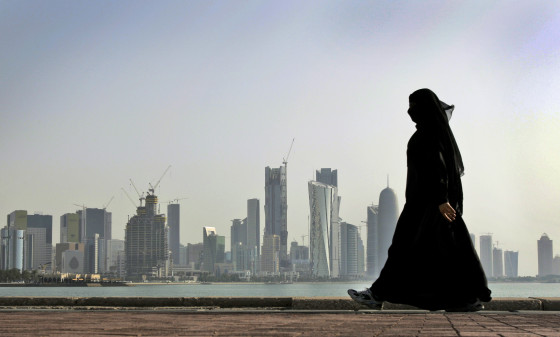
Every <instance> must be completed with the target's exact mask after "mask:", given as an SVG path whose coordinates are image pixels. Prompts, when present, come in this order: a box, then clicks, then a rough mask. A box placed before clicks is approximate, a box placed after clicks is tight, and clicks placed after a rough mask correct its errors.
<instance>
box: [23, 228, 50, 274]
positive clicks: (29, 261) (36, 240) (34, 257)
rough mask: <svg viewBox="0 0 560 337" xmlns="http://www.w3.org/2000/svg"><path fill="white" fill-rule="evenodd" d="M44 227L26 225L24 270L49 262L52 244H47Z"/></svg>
mask: <svg viewBox="0 0 560 337" xmlns="http://www.w3.org/2000/svg"><path fill="white" fill-rule="evenodd" d="M46 233H47V231H46V229H45V228H37V227H27V230H26V231H25V242H24V249H25V253H24V254H25V264H24V265H25V267H24V269H26V270H34V269H35V270H36V269H39V268H41V267H42V266H45V267H46V266H47V265H48V264H50V262H51V252H52V246H51V245H50V244H47V234H46Z"/></svg>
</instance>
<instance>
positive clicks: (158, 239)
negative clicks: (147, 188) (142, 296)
mask: <svg viewBox="0 0 560 337" xmlns="http://www.w3.org/2000/svg"><path fill="white" fill-rule="evenodd" d="M151 191H152V194H148V195H147V196H146V198H145V206H142V204H140V206H139V207H138V208H137V209H136V215H134V216H133V217H132V218H130V220H129V221H128V223H127V224H126V229H125V254H126V273H127V279H128V280H145V279H150V278H161V277H167V276H168V275H169V250H168V242H167V231H168V229H167V226H166V224H165V220H166V218H165V215H164V214H157V211H156V210H157V203H158V198H157V196H155V195H154V194H153V190H151Z"/></svg>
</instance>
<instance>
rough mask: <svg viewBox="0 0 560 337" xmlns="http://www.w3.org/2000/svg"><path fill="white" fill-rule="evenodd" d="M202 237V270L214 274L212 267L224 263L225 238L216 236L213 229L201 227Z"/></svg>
mask: <svg viewBox="0 0 560 337" xmlns="http://www.w3.org/2000/svg"><path fill="white" fill-rule="evenodd" d="M202 235H203V237H202V239H203V240H202V244H203V251H202V269H203V270H206V271H208V272H210V273H214V266H215V265H216V264H218V263H224V262H225V247H226V237H225V236H220V235H218V233H217V232H216V228H214V227H203V228H202Z"/></svg>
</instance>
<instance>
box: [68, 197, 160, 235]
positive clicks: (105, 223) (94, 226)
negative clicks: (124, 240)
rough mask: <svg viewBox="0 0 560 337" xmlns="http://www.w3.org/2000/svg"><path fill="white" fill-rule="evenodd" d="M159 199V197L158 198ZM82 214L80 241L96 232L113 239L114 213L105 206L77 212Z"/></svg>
mask: <svg viewBox="0 0 560 337" xmlns="http://www.w3.org/2000/svg"><path fill="white" fill-rule="evenodd" d="M156 199H157V198H156ZM76 213H77V214H78V215H79V216H80V235H81V238H80V242H83V243H85V242H86V240H87V239H88V238H93V237H94V236H95V234H99V237H100V238H101V239H103V240H111V239H112V236H111V231H112V215H111V212H107V210H105V209H104V208H103V209H102V208H84V209H83V210H79V211H77V212H76Z"/></svg>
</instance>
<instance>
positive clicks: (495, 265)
mask: <svg viewBox="0 0 560 337" xmlns="http://www.w3.org/2000/svg"><path fill="white" fill-rule="evenodd" d="M503 261H504V260H503V254H502V249H501V248H498V247H494V249H493V251H492V275H493V276H494V277H502V276H504V263H503Z"/></svg>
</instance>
